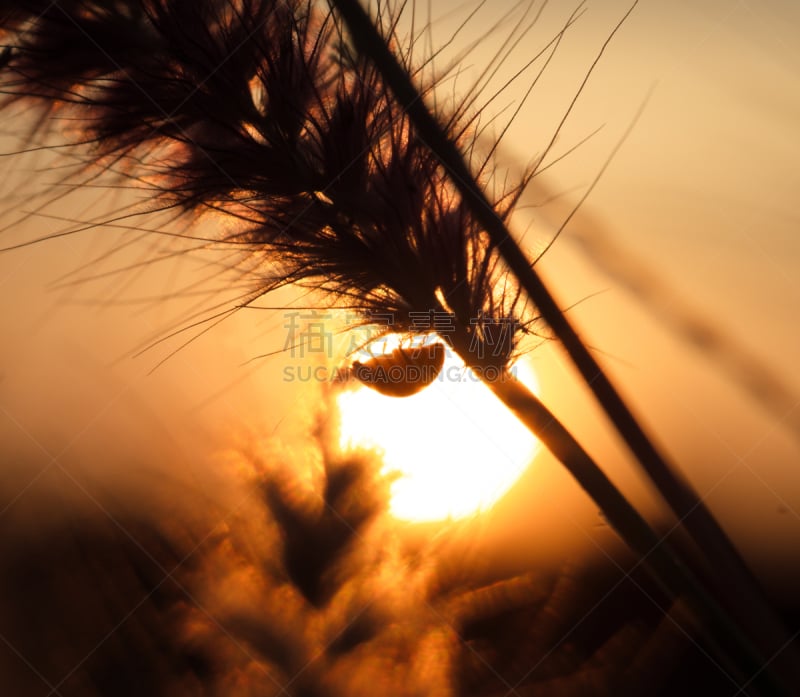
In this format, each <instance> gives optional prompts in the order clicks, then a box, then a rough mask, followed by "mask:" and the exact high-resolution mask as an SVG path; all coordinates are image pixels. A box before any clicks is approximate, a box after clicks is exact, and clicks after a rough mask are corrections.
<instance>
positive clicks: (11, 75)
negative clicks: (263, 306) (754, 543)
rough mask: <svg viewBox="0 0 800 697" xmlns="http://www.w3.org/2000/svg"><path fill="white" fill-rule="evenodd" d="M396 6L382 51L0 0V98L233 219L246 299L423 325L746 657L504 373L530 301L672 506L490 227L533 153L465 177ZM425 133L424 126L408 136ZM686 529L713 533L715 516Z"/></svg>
mask: <svg viewBox="0 0 800 697" xmlns="http://www.w3.org/2000/svg"><path fill="white" fill-rule="evenodd" d="M333 5H334V6H335V7H337V8H338V9H339V11H340V12H342V14H343V15H344V14H345V13H347V21H348V23H349V22H350V20H351V18H352V16H353V14H352V13H351V12H350V10H348V9H347V8H348V7H349V8H350V9H351V10H352V9H353V7H357V6H354V5H352V3H349V2H334V3H333ZM361 16H362V18H363V14H362V15H361ZM397 20H398V14H397V9H396V8H395V9H393V8H392V6H386V5H380V6H379V12H378V17H377V20H376V22H377V26H378V29H379V32H378V34H379V35H381V36H382V37H389V43H390V44H391V47H392V48H393V49H394V52H395V54H397V55H399V56H400V58H399V62H397V60H396V58H395V59H394V60H391V61H390V60H388V59H387V58H386V55H384V56H383V58H380V57H377V54H378V50H383V49H385V48H386V44H385V41H384V40H383V39H382V38H380V37H379V39H378V40H377V42H376V41H373V42H372V46H373V47H376V46H377V49H376V50H375V51H373V52H372V53H371V50H370V49H369V48H367V50H365V48H364V46H365V45H366V44H364V45H362V44H363V42H362V39H363V38H364V36H366V35H367V33H366V32H352V33H351V35H352V36H353V40H351V39H350V38H349V37H348V36H347V34H346V32H345V31H344V25H343V22H342V20H341V19H340V18H339V16H338V15H337V14H335V13H333V12H331V11H330V10H329V9H327V8H320V7H318V6H317V4H316V3H313V2H311V0H307V1H302V0H197V1H194V2H189V1H188V0H132V1H130V2H122V1H118V2H111V3H103V2H96V1H92V0H60V1H59V2H56V3H52V2H46V1H44V0H39V1H25V0H23V1H22V2H13V3H12V2H8V1H7V0H3V1H2V2H0V32H2V34H1V35H2V42H3V53H2V56H1V57H0V90H2V92H3V94H4V95H5V97H4V102H3V105H4V106H9V105H11V104H14V103H21V104H22V105H24V106H26V107H28V109H29V111H30V113H32V114H36V118H35V119H34V120H33V122H32V127H31V135H32V136H33V135H37V134H41V133H44V132H46V131H48V130H52V129H53V128H54V124H56V123H57V124H62V125H64V124H68V125H69V128H68V130H67V132H66V133H65V135H66V137H67V139H68V140H70V139H71V140H70V142H72V143H73V144H75V145H77V146H80V147H81V148H82V149H83V152H85V153H87V155H86V156H85V157H86V163H87V170H88V169H92V170H100V171H102V170H104V169H105V170H112V171H115V172H118V173H120V175H121V176H123V177H124V178H125V181H126V182H128V183H129V184H131V185H133V186H136V187H139V188H140V189H142V190H144V191H147V192H149V193H151V194H152V197H153V203H152V209H155V210H157V209H166V210H174V211H175V213H176V214H177V215H187V216H196V215H200V214H203V213H217V214H222V215H223V216H224V218H225V219H226V220H227V221H228V222H230V221H235V224H232V225H231V226H230V232H228V233H227V235H226V237H225V239H224V241H225V242H226V243H228V244H231V245H234V246H237V247H240V248H241V250H242V252H243V254H244V255H245V256H247V258H248V259H250V260H259V261H262V262H263V263H262V264H260V265H258V266H256V267H255V268H256V273H255V274H254V275H253V292H252V294H251V296H250V301H252V299H254V298H256V297H258V296H260V295H263V294H264V293H268V292H270V291H274V290H276V289H278V288H281V287H282V286H286V285H289V284H296V285H300V286H304V287H307V288H310V289H312V290H313V291H315V292H317V293H318V294H319V296H320V297H321V298H324V300H321V302H327V303H329V304H330V305H332V306H347V307H349V308H350V309H355V310H357V311H358V312H360V313H361V316H362V317H363V321H364V322H365V323H374V322H375V320H376V318H383V319H385V318H388V324H387V326H389V327H390V328H391V330H393V331H396V332H400V333H405V334H411V335H413V334H420V333H423V334H426V333H434V332H436V333H438V334H440V335H441V336H442V338H443V339H445V340H446V341H449V342H450V343H451V344H452V345H453V347H454V348H455V349H456V351H457V352H458V353H459V354H460V355H461V356H462V357H463V358H464V360H465V362H466V364H467V365H468V366H469V367H471V368H473V369H474V370H476V371H477V372H478V373H479V374H480V375H481V376H483V377H484V379H487V381H488V382H490V383H492V384H493V385H494V387H493V389H495V391H496V393H497V394H498V396H500V398H501V399H503V400H504V401H505V402H506V403H507V404H508V405H509V406H510V407H511V408H512V409H513V410H514V411H515V412H516V413H517V414H518V415H519V416H520V418H521V419H523V420H524V421H525V422H526V424H528V425H529V426H531V427H532V428H533V429H534V430H535V431H536V432H537V435H539V436H540V438H541V439H542V441H543V442H544V443H545V445H547V447H549V448H550V449H551V450H552V451H553V452H554V453H555V454H556V455H557V456H558V457H559V459H560V460H561V461H562V462H564V463H565V464H566V465H567V467H568V468H569V469H570V471H571V472H572V473H573V474H574V475H575V476H576V478H577V479H578V480H579V482H580V483H581V485H582V486H583V487H584V488H585V489H586V490H587V491H588V492H589V494H590V495H591V496H592V497H593V498H594V499H595V501H596V502H597V503H598V504H599V505H600V506H601V508H602V509H603V510H604V511H605V513H606V515H607V517H608V519H609V520H610V521H611V523H612V524H613V525H614V526H615V528H616V529H617V530H618V531H620V533H621V534H622V535H623V537H624V538H625V539H626V541H627V542H628V543H629V544H630V545H631V546H632V547H633V548H634V549H636V550H637V551H638V552H639V553H641V554H642V555H649V561H650V563H651V564H652V566H653V568H654V569H655V570H656V573H657V575H658V576H659V577H660V578H661V580H662V581H663V582H664V584H665V585H666V586H667V587H668V588H669V589H670V593H671V594H672V595H673V597H675V596H679V595H683V594H687V595H689V596H690V597H692V598H693V599H694V610H695V611H696V612H697V613H698V614H699V615H700V616H701V617H703V618H704V620H706V621H707V624H708V626H709V627H711V631H710V638H709V641H710V642H711V644H712V646H713V647H714V649H715V650H719V651H720V652H721V655H723V656H726V655H729V656H732V657H733V659H732V662H733V663H734V664H735V663H736V662H737V661H738V660H740V659H741V661H743V664H744V665H746V666H748V667H749V668H752V669H753V671H755V670H756V669H760V668H761V666H762V665H763V664H764V661H765V660H766V659H768V658H769V655H768V652H766V651H764V650H763V647H753V646H752V645H751V643H750V641H749V640H748V639H747V637H746V636H744V635H743V634H742V633H741V632H739V631H737V627H736V625H735V623H732V622H731V620H730V617H729V616H728V615H727V614H726V613H725V612H724V611H723V610H721V609H720V608H719V607H718V606H717V605H716V604H715V602H714V597H713V595H709V594H708V593H705V592H704V591H703V589H702V587H700V586H698V584H697V583H696V580H695V579H694V578H693V577H692V575H691V573H690V572H689V571H688V570H687V569H685V568H684V567H683V566H682V565H681V564H680V563H678V562H677V561H676V558H675V556H674V554H675V551H674V550H672V549H671V548H670V546H669V545H668V544H667V545H665V544H662V541H661V540H660V539H659V538H658V537H657V536H656V535H655V533H653V531H652V530H651V529H650V528H649V526H648V525H647V524H646V522H645V521H644V520H643V519H642V518H641V516H639V515H638V513H637V512H636V511H635V509H633V508H632V506H631V505H630V504H629V502H628V501H627V500H626V499H625V498H624V497H623V496H622V495H621V494H620V493H619V491H618V490H617V489H616V488H615V487H614V485H613V484H612V483H611V482H610V481H609V480H608V478H607V477H605V475H604V474H603V473H602V471H601V470H600V469H599V468H598V467H597V465H596V463H594V462H593V460H592V459H591V458H590V457H589V456H588V454H587V453H586V452H585V451H584V450H583V448H582V447H581V446H580V445H579V444H578V443H577V441H576V440H575V439H574V438H573V437H572V436H571V434H570V433H569V432H568V431H567V430H566V429H565V428H564V427H563V426H562V425H561V424H560V423H559V422H558V421H557V420H556V419H555V418H554V417H553V415H552V414H551V413H550V412H549V411H548V410H547V409H546V408H545V407H544V405H542V404H541V402H540V401H539V400H538V399H536V398H535V396H533V395H531V394H530V393H529V392H527V391H525V390H524V389H522V388H521V386H519V385H517V384H516V383H515V382H514V381H513V380H511V379H508V380H506V378H507V377H508V367H509V364H510V362H511V360H512V358H513V356H514V353H515V351H516V350H517V349H518V339H519V336H520V335H521V334H523V333H524V332H526V331H531V327H532V324H533V322H534V321H535V320H536V313H537V311H538V310H537V308H536V307H535V306H534V304H533V303H535V304H536V305H538V306H539V309H541V311H542V313H543V314H544V315H545V317H546V319H547V320H548V323H549V324H550V325H551V326H552V327H553V330H554V331H555V332H556V334H557V335H558V336H559V337H560V338H562V340H563V341H564V343H565V345H566V346H567V348H568V349H569V350H570V352H571V354H572V355H580V356H582V357H583V358H582V359H581V360H582V361H583V363H581V361H578V363H579V365H582V366H583V367H582V371H583V373H584V376H585V377H586V379H587V381H589V383H590V384H592V383H593V382H594V383H597V384H599V385H600V386H601V387H602V388H603V389H605V390H606V391H605V393H604V394H605V397H604V400H605V403H604V406H606V407H607V409H606V410H607V412H608V413H609V414H611V415H612V417H613V415H614V414H622V417H623V418H622V419H617V421H616V422H617V423H618V424H619V423H622V424H623V425H622V426H621V427H620V430H621V432H623V434H626V433H627V434H629V438H628V440H629V443H633V448H634V451H635V452H637V453H639V454H640V459H641V460H642V462H643V464H646V465H647V464H649V463H650V462H651V461H653V462H655V463H656V468H655V470H654V471H658V472H659V473H660V475H659V476H661V480H660V481H661V482H662V483H663V486H661V487H660V488H661V490H662V491H666V492H670V491H675V492H677V495H676V502H677V503H673V504H672V505H673V508H675V510H676V511H678V513H679V514H680V515H682V513H683V512H684V511H685V509H687V502H688V503H691V502H693V501H694V502H697V498H696V497H694V498H692V495H691V492H689V493H687V492H686V491H685V490H683V489H682V488H681V486H680V482H677V483H676V481H675V480H674V478H670V475H669V472H668V470H667V468H666V465H663V464H660V463H662V461H661V459H660V458H659V457H658V454H657V452H656V451H655V449H654V448H652V447H651V444H650V442H649V441H648V440H647V438H646V436H645V435H644V434H643V433H642V432H641V430H640V429H639V428H638V425H637V424H636V422H635V421H633V419H632V417H631V416H630V413H629V412H628V410H627V408H626V407H625V405H624V403H623V402H622V401H621V399H620V398H619V397H618V395H617V394H616V393H615V392H614V391H613V388H612V387H611V386H610V383H607V381H606V380H605V378H604V375H603V374H602V371H599V367H598V366H597V364H596V362H593V360H591V359H590V357H589V354H588V351H587V350H586V349H585V346H583V345H582V344H581V343H580V341H579V339H578V338H577V335H575V334H574V332H573V331H572V330H571V328H570V327H569V325H568V324H567V323H566V322H565V321H563V316H562V315H561V313H560V312H559V311H558V308H557V306H556V305H555V304H554V301H552V298H551V297H550V296H549V294H547V293H546V292H544V291H545V289H544V288H543V285H542V284H541V281H540V280H539V279H538V277H537V276H536V275H535V274H532V273H531V268H530V263H529V261H528V260H526V259H525V258H524V256H523V255H522V254H521V252H520V251H519V249H518V248H517V247H515V245H514V243H513V240H511V239H510V238H509V237H508V235H507V233H506V232H505V231H506V229H507V226H506V222H507V220H508V218H509V216H510V215H511V213H512V211H513V210H514V206H515V204H516V203H517V201H518V199H519V196H520V195H521V192H522V191H523V190H524V188H525V186H526V184H527V183H528V181H529V179H530V177H532V176H533V175H534V173H535V172H536V169H535V168H533V169H531V170H529V171H528V173H527V174H525V175H523V176H522V177H520V179H519V181H518V182H516V183H514V184H512V185H510V186H506V187H501V188H500V190H499V191H497V192H496V193H495V195H491V196H490V195H489V194H488V193H487V189H488V187H487V186H486V180H487V179H488V176H487V175H488V174H489V173H490V170H491V163H492V159H491V152H492V151H491V150H490V152H489V155H485V156H481V155H480V154H479V148H478V147H477V142H476V136H475V135H474V131H475V128H474V115H471V114H470V113H469V112H468V110H467V109H465V108H462V107H451V109H450V111H449V112H448V111H447V110H445V108H444V107H442V106H441V104H439V105H438V106H437V109H436V113H431V112H429V111H427V110H426V108H425V106H424V99H425V97H426V96H428V95H430V94H431V93H432V92H433V91H435V89H436V86H437V80H436V78H434V77H431V76H430V71H425V70H423V69H422V68H424V67H425V64H424V63H423V64H422V66H416V67H415V64H414V57H413V56H412V55H411V51H410V49H409V50H407V51H405V52H404V50H403V49H402V47H401V42H399V41H397V38H398V37H397ZM371 28H372V29H373V30H374V27H371ZM370 36H371V34H370ZM412 44H413V42H412ZM356 46H359V48H358V50H356V48H355V47H356ZM391 70H394V73H395V75H396V74H397V72H398V70H399V71H400V73H401V77H404V78H405V79H406V80H410V78H411V77H414V78H416V79H417V82H418V83H420V86H419V87H418V88H417V89H418V92H414V91H413V90H412V91H411V93H410V94H411V97H410V98H406V97H408V94H406V95H405V96H403V95H400V96H398V93H399V89H398V85H401V84H402V81H400V82H398V81H397V80H393V79H392V78H391V76H390V73H391ZM392 83H393V86H392ZM467 103H470V100H468V101H467ZM415 109H416V111H417V112H423V115H424V114H428V119H429V120H430V123H433V124H434V127H433V128H432V129H428V131H430V133H428V131H426V130H424V129H422V128H421V127H420V123H421V122H420V119H419V118H417V117H414V118H412V116H411V115H412V114H413V113H414V110H415ZM477 112H478V110H476V112H474V113H477ZM438 134H441V135H442V136H443V137H442V138H439V139H438V140H440V141H441V143H442V147H437V143H432V142H430V141H431V138H430V137H429V136H431V135H438ZM432 146H433V147H432ZM445 149H450V150H453V149H454V151H455V152H456V154H464V153H466V156H467V161H468V162H467V165H468V167H464V165H463V162H462V165H461V167H460V168H457V169H455V170H454V169H453V165H454V164H455V165H457V164H458V162H456V161H454V160H453V158H450V160H449V161H447V158H445V157H443V156H442V151H443V150H445ZM458 161H461V159H460V158H458ZM462 170H463V171H462ZM465 192H466V195H465ZM473 193H475V194H476V195H474V196H473V195H471V194H473ZM484 203H485V204H487V205H486V206H484V207H485V208H486V209H487V210H489V211H491V215H490V216H489V217H488V218H487V215H486V210H483V209H482V208H481V205H483V204H484ZM487 222H488V223H489V224H487ZM515 250H516V251H515ZM509 268H511V269H513V274H511V273H509ZM523 288H524V290H525V293H523V292H522V289H523ZM537 289H538V290H537ZM538 291H541V292H538ZM244 304H247V302H245V303H244ZM437 314H438V315H440V316H446V317H447V318H448V320H449V321H452V323H451V324H449V325H448V327H447V330H446V331H445V330H443V329H441V328H439V329H437V328H436V322H435V320H436V316H437ZM592 376H594V377H595V378H597V379H594V380H592V379H591V378H592ZM495 378H502V379H500V380H495ZM593 388H594V386H593ZM606 388H607V389H606ZM601 401H602V400H601ZM609 405H610V406H609ZM673 485H674V486H673ZM671 503H672V502H671ZM689 508H690V509H691V506H689ZM700 510H701V511H702V510H704V509H702V508H701V509H700ZM712 524H713V519H710V518H709V519H708V520H704V528H703V526H700V527H698V530H699V531H700V532H701V533H702V532H703V529H706V528H708V527H709V526H711V525H712ZM701 528H703V529H701ZM712 532H713V530H712ZM698 538H699V539H708V540H720V539H721V540H722V541H723V542H726V538H724V535H722V534H721V533H719V534H718V535H717V536H716V537H715V536H714V535H711V536H710V537H707V538H705V537H703V536H702V535H699V534H698ZM724 549H727V547H724ZM708 553H709V554H713V553H714V552H713V549H709V550H708ZM732 554H733V557H732V558H733V561H734V563H733V564H728V565H727V566H728V567H729V568H730V569H731V570H732V573H734V572H736V571H737V569H738V567H737V566H736V563H735V562H736V557H735V553H732ZM740 587H741V588H743V589H744V590H745V591H747V590H748V588H747V585H746V583H745V584H744V585H740ZM751 595H752V594H751ZM749 668H748V669H749Z"/></svg>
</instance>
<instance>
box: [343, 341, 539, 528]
mask: <svg viewBox="0 0 800 697" xmlns="http://www.w3.org/2000/svg"><path fill="white" fill-rule="evenodd" d="M514 370H515V372H516V375H517V377H518V378H519V379H520V380H522V381H523V382H524V383H525V384H526V385H528V386H529V387H530V388H531V389H533V390H536V389H537V387H538V386H537V384H536V379H535V377H534V374H533V370H532V369H531V368H530V366H529V365H528V363H527V362H525V361H524V360H523V361H520V362H519V363H517V364H516V365H515V366H514ZM354 382H355V381H354ZM356 384H358V383H356ZM338 406H339V410H340V416H341V435H340V443H341V446H342V447H343V448H349V447H353V446H366V447H372V448H376V449H377V450H378V451H379V452H380V453H381V455H382V456H383V461H384V472H385V473H387V474H391V473H397V474H398V475H399V476H398V479H397V481H395V482H393V484H392V487H391V503H390V509H391V512H392V514H393V515H394V516H396V517H397V518H401V519H403V520H409V521H420V522H421V521H436V520H444V519H447V518H461V517H464V516H468V515H470V514H474V513H477V512H479V511H481V510H485V509H487V508H489V507H490V506H492V504H494V503H495V502H496V501H497V500H498V499H499V498H500V497H501V496H502V495H503V494H504V493H506V491H508V489H510V488H511V486H512V485H513V484H514V482H515V481H516V480H517V479H518V478H519V476H520V475H521V474H522V472H523V471H524V470H525V468H526V467H527V466H528V465H529V464H530V462H531V460H532V458H533V456H534V454H535V453H536V450H537V447H538V441H537V440H536V439H535V438H534V437H533V436H532V435H531V433H530V432H529V431H528V430H527V428H525V426H523V425H522V424H521V423H520V422H519V421H518V420H517V419H516V417H514V415H513V414H511V412H510V411H508V409H507V408H506V407H505V406H504V405H503V404H502V403H501V402H500V401H499V400H498V399H497V398H496V397H495V396H494V395H493V394H492V392H491V391H490V390H489V388H488V387H486V386H485V385H483V384H482V383H480V382H479V381H478V379H477V378H476V377H475V375H474V374H472V373H471V372H469V371H467V370H466V368H465V367H464V364H463V362H461V360H460V359H459V358H458V357H457V356H455V355H454V354H453V353H452V351H449V350H448V351H447V357H446V359H445V364H444V368H443V369H442V372H441V373H440V374H439V376H438V378H437V379H436V380H434V381H433V382H432V383H431V384H430V385H428V386H427V387H425V388H424V389H423V390H422V391H421V392H419V393H418V394H415V395H412V396H410V397H403V398H398V397H389V396H385V395H382V394H380V393H379V392H377V391H375V390H373V389H370V388H369V387H366V386H363V385H361V386H358V387H355V388H354V389H349V390H346V391H344V392H342V393H341V394H340V395H339V397H338Z"/></svg>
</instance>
